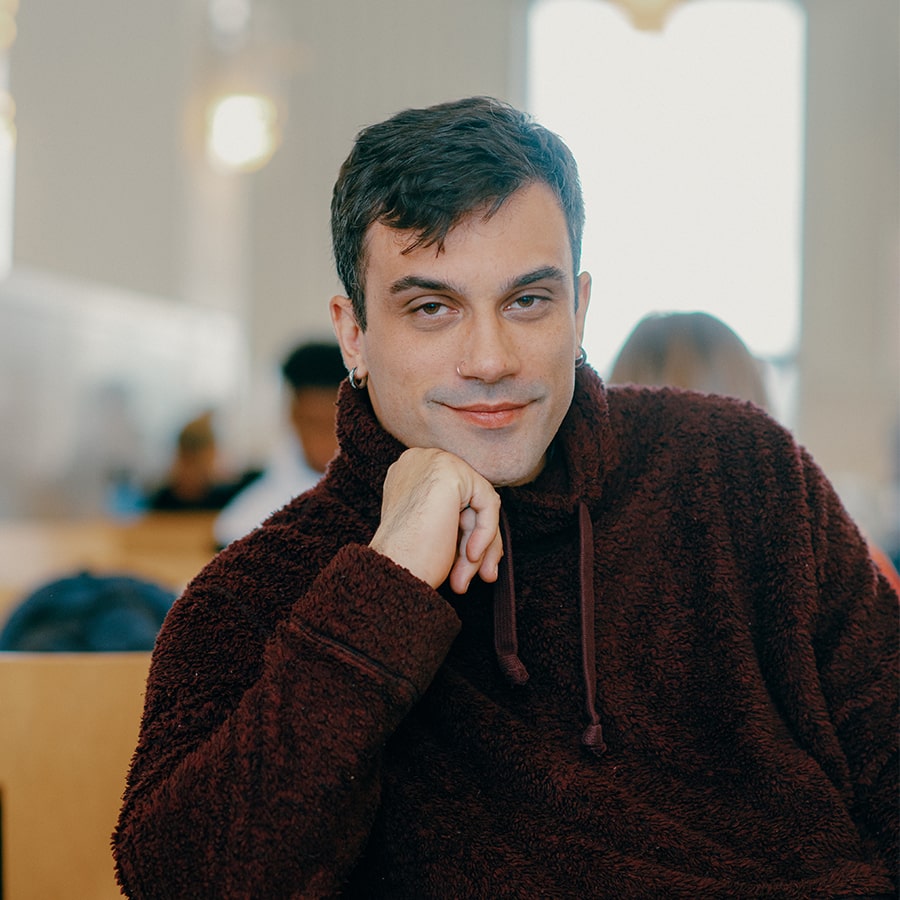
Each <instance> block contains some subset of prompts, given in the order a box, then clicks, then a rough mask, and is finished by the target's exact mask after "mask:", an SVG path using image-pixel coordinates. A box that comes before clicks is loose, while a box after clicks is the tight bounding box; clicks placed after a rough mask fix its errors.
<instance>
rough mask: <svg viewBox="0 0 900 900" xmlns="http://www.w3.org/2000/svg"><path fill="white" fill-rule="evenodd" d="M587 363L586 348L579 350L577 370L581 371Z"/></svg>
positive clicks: (576, 363)
mask: <svg viewBox="0 0 900 900" xmlns="http://www.w3.org/2000/svg"><path fill="white" fill-rule="evenodd" d="M586 362H587V353H586V352H585V349H584V347H579V348H578V356H576V357H575V368H576V369H580V368H581V367H582V366H583V365H584V364H585V363H586Z"/></svg>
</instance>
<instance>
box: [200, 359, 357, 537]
mask: <svg viewBox="0 0 900 900" xmlns="http://www.w3.org/2000/svg"><path fill="white" fill-rule="evenodd" d="M281 374H282V378H283V380H284V384H285V387H286V388H287V391H288V403H289V410H288V415H289V421H290V429H291V430H290V433H289V434H288V435H287V440H286V441H285V442H283V443H282V444H281V445H279V446H278V447H277V448H276V450H275V452H274V453H273V454H272V459H271V460H270V461H269V465H268V466H267V467H266V470H265V471H264V472H263V473H262V475H260V476H259V477H258V478H257V479H255V480H254V481H253V482H251V483H250V484H249V485H247V487H245V488H244V489H243V490H242V491H241V492H240V493H239V494H238V495H237V496H236V497H234V498H233V499H232V500H231V501H230V502H229V503H228V504H227V505H226V506H225V508H224V509H223V510H222V511H221V512H220V513H219V515H218V516H217V518H216V521H215V525H214V529H213V530H214V532H215V536H216V543H217V544H218V545H219V546H220V547H224V546H225V545H226V544H230V543H231V542H232V541H234V540H237V539H238V538H239V537H243V536H244V535H245V534H247V533H248V532H249V531H252V530H253V529H254V528H255V527H256V526H257V525H259V524H260V523H261V522H262V521H263V520H264V519H266V518H268V517H269V516H270V515H271V514H272V513H273V512H275V510H277V509H280V508H281V507H282V506H284V504H285V503H287V502H288V500H290V499H292V498H293V497H296V496H297V495H298V494H302V493H303V491H305V490H308V489H309V488H311V487H312V486H313V485H314V484H315V483H316V482H317V481H318V480H319V479H320V478H321V477H322V473H323V472H324V471H325V467H326V466H327V465H328V463H329V462H330V460H331V457H332V456H334V454H335V452H336V451H337V436H336V434H335V430H334V427H335V426H334V414H335V402H336V401H337V391H338V387H339V386H340V383H341V382H342V381H343V380H344V367H343V361H342V359H341V351H340V348H339V347H338V345H337V344H335V343H333V342H327V341H310V342H307V343H303V344H300V345H299V346H297V347H295V348H294V349H293V350H291V352H290V353H289V354H288V355H287V358H286V359H285V360H284V362H283V363H282V365H281Z"/></svg>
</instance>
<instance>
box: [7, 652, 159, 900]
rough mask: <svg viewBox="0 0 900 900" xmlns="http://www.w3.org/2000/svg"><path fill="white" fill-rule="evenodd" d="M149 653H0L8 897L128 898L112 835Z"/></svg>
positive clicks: (41, 899)
mask: <svg viewBox="0 0 900 900" xmlns="http://www.w3.org/2000/svg"><path fill="white" fill-rule="evenodd" d="M149 665H150V654H149V653H72V654H69V653H0V812H2V827H0V842H2V878H3V882H2V885H3V889H2V892H0V896H2V898H3V900H32V898H33V900H57V898H59V900H68V898H76V897H77V898H79V900H105V898H114V897H121V892H120V891H119V888H118V886H117V885H116V881H115V876H114V873H113V861H112V854H111V850H110V836H111V834H112V831H113V828H114V827H115V824H116V819H117V816H118V811H119V807H120V805H121V798H122V793H123V791H124V786H125V776H126V773H127V770H128V765H129V763H130V760H131V755H132V753H133V752H134V748H135V745H136V744H137V737H138V729H139V726H140V717H141V711H142V708H143V695H144V687H145V683H146V679H147V672H148V669H149Z"/></svg>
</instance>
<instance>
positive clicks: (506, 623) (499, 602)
mask: <svg viewBox="0 0 900 900" xmlns="http://www.w3.org/2000/svg"><path fill="white" fill-rule="evenodd" d="M578 531H579V583H580V597H579V613H580V618H581V666H582V674H583V677H584V689H585V709H586V711H587V717H588V726H587V728H585V730H584V733H583V734H582V736H581V742H582V743H583V744H584V745H585V746H586V747H587V748H588V749H589V750H591V751H592V752H593V753H595V754H597V755H598V756H599V755H600V754H602V753H605V752H606V744H605V743H604V740H603V728H602V726H601V724H600V716H599V715H598V714H597V705H596V693H597V665H596V651H595V646H594V529H593V525H592V524H591V515H590V513H589V512H588V508H587V506H586V505H585V504H584V503H581V504H579V508H578ZM500 534H501V537H502V539H503V549H504V554H503V559H502V560H501V563H500V573H499V577H498V578H497V586H496V588H495V591H494V652H495V653H496V655H497V663H498V665H499V666H500V669H501V671H502V672H503V674H504V675H505V676H506V677H507V679H508V680H509V681H510V683H511V684H513V685H523V684H525V682H526V681H528V671H527V670H526V669H525V666H524V665H523V664H522V660H520V659H519V656H518V650H519V642H518V636H517V634H516V592H515V581H514V578H513V563H512V541H511V537H510V529H509V521H508V520H507V518H506V515H505V514H504V512H503V510H502V509H501V510H500Z"/></svg>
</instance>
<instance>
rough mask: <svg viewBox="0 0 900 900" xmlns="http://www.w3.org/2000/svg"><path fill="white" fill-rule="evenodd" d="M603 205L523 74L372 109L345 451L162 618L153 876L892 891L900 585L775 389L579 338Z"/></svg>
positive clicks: (131, 869)
mask: <svg viewBox="0 0 900 900" xmlns="http://www.w3.org/2000/svg"><path fill="white" fill-rule="evenodd" d="M582 221H583V213H582V205H581V195H580V188H579V185H578V177H577V171H576V168H575V165H574V161H573V160H572V158H571V155H570V153H569V151H568V150H567V149H566V147H565V146H564V145H563V144H562V143H561V142H560V141H559V139H558V138H556V137H555V136H554V135H552V134H550V133H548V132H547V131H546V130H544V129H543V128H541V127H540V126H537V125H535V124H534V123H532V122H531V121H530V120H529V119H527V117H525V116H523V115H522V114H520V113H518V112H517V111H516V110H514V109H511V108H510V107H508V106H506V105H503V104H501V103H498V102H497V101H493V100H490V99H483V98H474V99H470V100H463V101H459V102H456V103H449V104H443V105H440V106H436V107H432V108H429V109H424V110H408V111H406V112H403V113H400V114H399V115H397V116H395V117H393V118H392V119H389V120H388V121H386V122H383V123H381V124H379V125H375V126H372V127H371V128H368V129H366V130H364V131H363V132H362V133H361V134H360V135H359V136H358V138H357V141H356V144H355V146H354V148H353V150H352V152H351V154H350V156H349V158H348V159H347V161H346V162H345V163H344V166H343V168H342V169H341V173H340V176H339V178H338V182H337V184H336V186H335V192H334V199H333V203H332V228H333V235H334V244H335V258H336V261H337V266H338V271H339V274H340V276H341V278H342V281H343V283H344V285H345V288H346V292H347V296H346V297H336V298H334V299H333V300H332V302H331V312H332V319H333V322H334V326H335V331H336V334H337V336H338V340H339V342H340V344H341V348H342V350H343V354H344V360H345V362H346V364H347V365H348V367H350V369H351V371H350V376H349V384H346V385H344V386H343V387H342V391H341V396H340V402H339V411H338V437H339V442H340V452H339V454H338V456H337V457H335V459H334V460H333V461H332V463H331V465H330V466H329V470H328V472H327V474H326V475H325V477H324V478H323V480H322V481H321V482H320V483H319V485H318V486H317V487H316V488H315V489H314V490H313V491H311V492H309V493H307V494H305V495H303V496H302V497H300V498H298V499H297V500H295V501H293V502H292V503H291V504H290V505H289V506H287V507H286V508H285V509H283V510H282V511H280V512H279V513H277V514H276V515H275V516H273V517H272V518H271V519H269V521H268V522H267V523H266V524H265V525H264V527H263V528H261V529H259V530H257V531H255V532H254V533H253V534H251V535H249V536H248V537H247V538H245V539H243V540H242V541H239V542H237V543H235V544H232V545H231V546H230V547H229V548H227V549H226V550H225V551H223V552H222V553H221V554H219V556H218V557H217V558H216V559H215V560H214V561H213V562H212V563H211V564H210V565H209V566H208V567H207V569H206V570H205V571H204V572H203V573H201V575H200V576H199V577H198V578H197V579H196V580H195V581H194V582H193V584H192V585H191V587H190V588H189V589H188V590H187V592H186V593H185V595H184V596H183V597H182V598H181V599H180V600H179V601H178V602H177V603H176V605H175V607H174V609H173V612H172V613H170V615H169V617H168V619H167V621H166V623H165V625H164V626H163V630H162V632H161V635H160V638H159V641H158V643H157V647H156V650H155V654H154V661H153V666H152V670H151V674H150V678H149V681H148V687H147V701H146V713H145V718H144V722H143V726H142V732H141V738H140V742H139V745H138V749H137V753H136V756H135V759H134V763H133V767H132V771H131V773H130V776H129V781H128V787H127V792H126V796H125V802H124V806H123V810H122V814H121V818H120V822H119V826H118V829H117V831H116V834H115V836H114V845H115V853H116V858H117V864H118V872H119V877H120V880H121V882H122V884H123V886H124V887H125V890H126V892H127V893H128V894H130V896H132V897H154V898H161V897H320V896H334V895H337V894H340V895H342V896H347V897H405V898H426V897H441V898H462V897H466V898H469V897H484V898H495V897H517V898H526V897H527V898H532V897H616V898H619V897H634V898H645V897H684V898H687V897H690V898H697V897H704V898H708V897H722V898H724V897H729V898H731V897H797V898H801V897H802V898H809V897H826V896H849V895H852V896H878V895H880V894H883V895H885V896H887V895H889V894H890V892H892V891H893V890H894V883H893V882H892V878H894V877H896V873H895V872H894V871H893V866H894V863H895V859H896V830H897V829H896V825H897V822H896V810H895V801H896V790H897V764H896V738H895V735H896V718H895V713H896V705H897V690H896V688H897V685H896V677H895V676H896V672H895V666H896V659H897V657H896V653H897V647H896V643H897V641H896V636H897V598H896V596H894V595H893V594H892V593H891V592H890V589H889V588H888V586H887V585H886V583H885V582H884V581H883V580H882V579H880V578H879V576H878V573H877V570H876V569H875V568H874V566H873V565H872V563H871V561H870V560H869V558H868V555H867V553H866V548H865V544H864V542H863V541H862V539H861V538H860V536H859V533H858V531H857V529H856V528H855V527H854V525H853V524H852V522H850V521H849V519H848V518H847V515H846V513H845V512H844V511H843V509H842V508H841V506H840V503H839V502H838V500H837V499H836V497H835V496H834V493H833V492H832V490H831V488H830V487H829V485H828V483H827V482H826V480H825V478H824V477H823V476H822V474H821V472H820V471H819V470H818V469H817V468H816V467H815V465H814V464H813V463H812V462H811V461H810V460H809V458H808V457H807V456H806V455H805V454H804V453H803V451H802V450H800V449H799V448H798V447H797V446H796V445H795V444H794V443H793V441H792V440H791V438H790V436H789V435H788V434H787V433H786V432H785V431H784V430H783V429H781V428H780V427H779V426H777V425H776V424H775V423H774V422H772V421H771V420H769V419H768V418H766V417H765V416H764V415H763V414H761V413H760V412H759V411H757V410H756V409H755V408H753V407H750V406H749V405H747V404H741V403H740V402H738V401H733V400H726V399H722V398H708V397H703V396H700V395H696V394H689V393H677V392H672V391H667V390H657V391H652V390H648V389H637V388H620V389H617V390H615V391H609V392H608V393H607V392H606V391H605V389H604V387H603V385H602V384H601V382H600V380H599V379H598V378H597V376H596V374H595V373H593V372H592V371H591V370H590V369H589V367H587V366H584V365H583V363H584V354H583V353H582V352H581V351H580V349H579V347H580V339H581V334H582V329H583V325H584V317H585V313H586V311H587V305H588V300H589V292H590V280H589V278H588V276H587V275H586V274H576V273H578V272H579V247H580V241H581V228H582Z"/></svg>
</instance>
